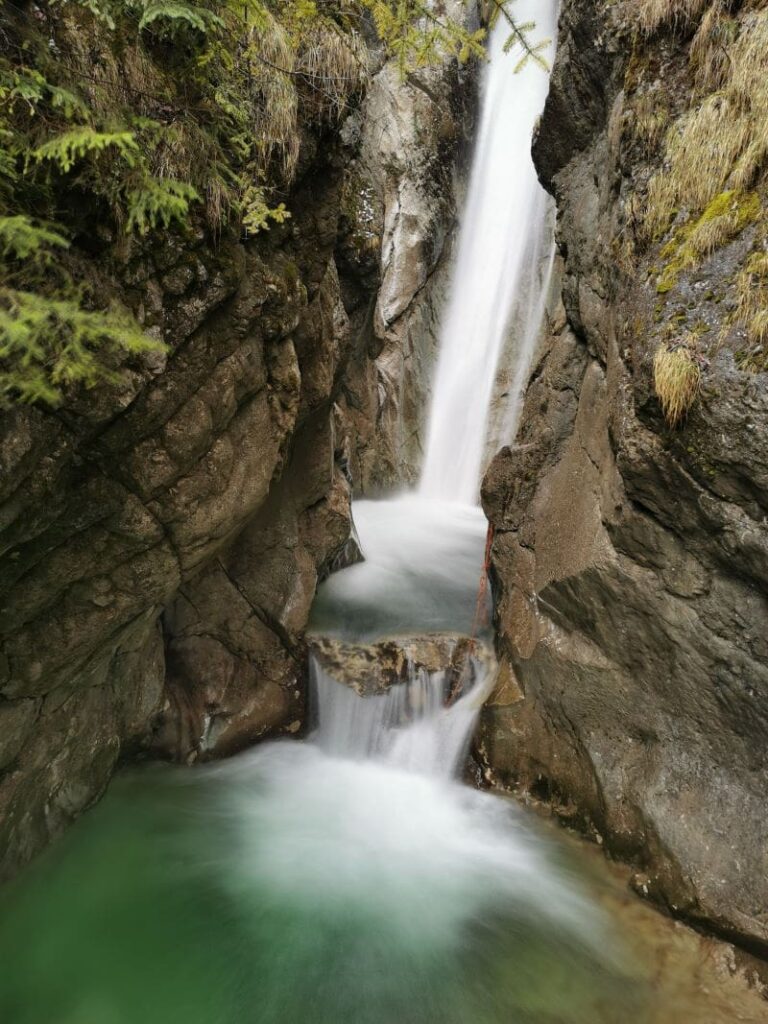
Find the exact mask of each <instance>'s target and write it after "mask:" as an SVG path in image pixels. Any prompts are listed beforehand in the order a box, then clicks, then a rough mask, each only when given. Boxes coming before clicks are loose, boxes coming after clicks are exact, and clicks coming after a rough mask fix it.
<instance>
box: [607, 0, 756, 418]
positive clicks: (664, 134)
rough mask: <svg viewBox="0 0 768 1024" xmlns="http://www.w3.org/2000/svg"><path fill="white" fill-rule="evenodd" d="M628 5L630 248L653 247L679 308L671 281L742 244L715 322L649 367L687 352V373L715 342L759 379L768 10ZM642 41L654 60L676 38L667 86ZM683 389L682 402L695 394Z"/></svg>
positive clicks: (716, 4)
mask: <svg viewBox="0 0 768 1024" xmlns="http://www.w3.org/2000/svg"><path fill="white" fill-rule="evenodd" d="M626 7H627V8H628V9H629V10H630V11H631V13H632V15H633V17H634V20H635V24H636V25H637V26H639V28H640V32H641V38H643V39H644V40H645V41H644V42H643V43H642V44H639V45H638V46H637V47H636V52H635V56H633V58H632V60H631V61H630V65H629V70H628V74H627V79H626V83H625V88H626V91H627V94H628V96H629V100H630V110H631V111H632V113H633V121H632V125H631V130H632V132H633V134H634V137H635V139H636V140H637V141H638V142H639V143H640V144H641V145H642V146H643V147H644V148H645V151H646V156H647V158H648V163H649V165H650V166H649V175H648V178H647V188H644V189H643V193H642V194H638V195H636V196H635V199H634V202H633V208H632V213H631V221H632V223H633V225H634V244H635V246H637V247H638V248H639V249H640V250H644V249H648V248H656V247H658V256H657V258H656V259H655V261H654V267H653V270H654V272H655V275H656V276H655V287H656V291H657V293H658V295H659V296H660V297H661V303H662V304H663V303H666V302H667V300H668V299H673V300H675V302H674V304H676V305H678V306H679V301H678V300H679V298H680V295H681V293H680V290H679V287H680V284H681V282H684V280H687V279H689V278H690V276H691V275H692V274H695V273H696V272H697V270H698V268H700V267H702V266H703V265H704V264H705V263H706V261H707V260H709V259H710V258H711V257H712V256H713V255H715V254H717V253H718V252H720V251H721V250H723V249H724V248H725V247H726V246H728V245H729V244H730V243H732V242H735V241H736V240H737V239H738V240H739V246H740V250H739V255H738V257H737V263H738V267H737V271H736V273H735V274H733V273H730V274H729V276H728V280H727V283H726V289H725V291H724V293H723V294H721V295H719V297H718V299H717V301H718V303H720V302H722V303H723V305H722V314H721V315H718V316H717V317H716V318H715V319H717V320H718V321H719V323H718V324H714V323H712V324H709V325H708V329H707V331H704V332H699V334H700V337H698V338H696V339H695V341H694V342H693V344H692V343H691V337H692V336H693V335H692V334H691V332H690V331H689V332H688V334H687V335H686V336H685V338H683V336H682V334H681V335H680V337H678V338H677V339H675V340H674V341H673V346H674V347H673V348H672V349H671V350H670V349H669V347H668V345H667V344H666V342H664V343H662V345H661V347H660V348H659V349H658V352H657V357H656V361H655V364H654V366H655V369H656V371H658V368H659V366H667V364H668V363H669V360H670V358H671V359H672V360H673V361H676V365H678V366H681V365H682V362H683V361H684V360H685V358H686V354H687V355H690V354H691V353H694V354H696V356H697V358H698V360H699V365H698V366H691V368H690V373H691V374H697V373H698V372H699V369H700V365H701V363H702V360H703V359H704V358H705V357H707V356H712V355H713V354H714V353H715V352H716V351H717V350H718V349H719V348H720V347H721V346H722V345H724V344H725V345H727V346H728V347H730V348H731V349H732V351H733V352H734V355H735V359H736V362H737V365H739V366H740V367H741V368H742V369H744V370H748V371H752V372H762V371H764V370H766V368H768V308H767V306H766V296H767V295H768V274H767V273H766V271H767V270H768V264H766V259H765V254H766V248H767V247H768V217H767V216H766V193H767V191H768V131H767V130H766V126H767V125H768V77H767V76H766V74H765V54H766V51H768V9H766V7H765V4H764V3H759V2H754V0H752V2H750V0H747V2H744V3H733V2H729V0H630V2H629V3H628V4H627V5H626ZM648 37H653V43H652V44H651V50H650V52H651V53H656V54H658V56H659V58H660V59H663V54H664V53H665V45H666V44H665V38H666V39H673V40H681V41H684V45H685V47H686V49H687V54H688V66H687V67H685V66H683V67H681V68H680V69H679V75H678V77H679V87H678V88H677V89H675V90H672V91H669V90H666V91H664V92H662V91H661V90H659V89H658V88H657V84H658V78H657V77H656V76H657V75H658V74H659V72H658V69H656V70H655V71H654V70H652V67H651V65H653V64H654V60H651V62H650V64H649V63H648V53H649V42H648ZM640 53H644V54H645V55H646V56H645V58H641V57H640V56H639V54H640ZM683 287H685V285H684V284H683ZM687 303H688V305H689V306H690V301H688V300H687ZM672 315H673V319H674V317H676V316H678V313H677V312H673V313H672ZM684 326H687V327H691V326H693V327H695V326H696V325H695V324H693V325H692V324H691V323H688V324H686V325H683V324H682V323H681V324H680V327H681V329H682V328H683V327H684ZM694 333H696V332H695V331H694ZM705 335H706V336H707V341H706V342H705V341H704V336H705ZM654 380H655V388H656V392H657V395H658V396H659V399H660V401H661V403H662V406H664V408H665V410H666V413H667V417H668V419H669V421H670V423H671V424H673V425H674V424H675V423H678V422H680V420H681V418H682V414H681V412H680V411H679V410H677V406H675V405H674V404H673V406H670V405H669V404H668V403H666V402H665V398H664V388H665V386H668V383H669V381H668V380H664V379H661V378H660V376H659V373H658V372H654ZM684 391H685V395H686V396H687V398H686V402H687V403H688V404H690V403H692V402H693V400H694V398H695V396H696V394H697V393H698V387H690V388H685V389H684ZM672 408H674V409H675V411H674V412H670V409H672Z"/></svg>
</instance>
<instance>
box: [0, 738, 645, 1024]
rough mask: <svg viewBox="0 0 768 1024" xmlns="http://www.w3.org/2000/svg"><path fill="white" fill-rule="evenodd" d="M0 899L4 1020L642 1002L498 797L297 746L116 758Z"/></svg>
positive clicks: (336, 1020)
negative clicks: (194, 756) (194, 758)
mask: <svg viewBox="0 0 768 1024" xmlns="http://www.w3.org/2000/svg"><path fill="white" fill-rule="evenodd" d="M435 803H437V804H440V805H441V806H440V807H438V809H437V810H436V809H435ZM511 811H512V809H511V808H509V812H510V813H511ZM398 828H399V829H400V833H401V834H400V835H399V836H398V835H397V834H396V832H397V829H398ZM350 844H352V846H353V847H354V849H350ZM488 844H490V845H491V846H493V849H492V850H491V852H490V853H489V852H488V850H487V849H486V850H485V852H484V851H483V846H484V845H485V846H487V845H488ZM502 871H507V872H509V873H510V874H509V877H508V878H507V880H506V881H504V880H503V879H501V878H500V877H494V873H495V872H497V873H499V875H500V873H501V872H502ZM515 871H518V872H519V874H520V877H519V879H518V882H519V884H518V882H515V880H514V874H515ZM537 872H538V873H539V876H540V877H539V878H538V881H537ZM510 881H511V882H512V884H509V883H510ZM526 890H529V891H526ZM574 892H575V893H576V894H575V895H574ZM3 895H4V899H3V906H2V914H1V916H0V964H2V974H1V975H0V1020H2V1021H3V1022H4V1024H169V1022H176V1021H179V1022H184V1024H246V1022H251V1021H253V1022H264V1024H278V1022H280V1024H289V1022H290V1024H293V1022H302V1021H306V1022H313V1024H342V1022H350V1024H406V1022H413V1024H432V1022H434V1024H438V1022H440V1024H443V1022H446V1024H452V1022H456V1024H459V1022H462V1024H467V1022H471V1024H495V1022H499V1024H500V1022H502V1021H504V1022H509V1021H515V1022H531V1024H533V1022H536V1024H545V1022H546V1024H554V1022H561V1024H581V1022H583V1024H586V1022H598V1021H606V1022H608V1021H610V1022H613V1021H616V1022H619V1021H622V1022H623V1021H625V1020H627V1019H631V1020H634V1021H643V1020H645V1019H646V1016H647V1012H648V1006H649V993H648V991H647V989H646V987H645V986H644V985H643V984H642V983H641V982H640V981H639V980H638V979H637V978H633V977H632V976H631V971H630V972H629V973H627V971H626V969H625V966H626V965H624V966H622V964H621V957H620V956H619V957H617V956H616V951H617V948H616V946H615V945H614V942H615V941H616V939H615V937H612V938H610V937H609V936H611V925H610V922H607V921H605V920H604V919H603V918H602V917H601V915H600V914H599V913H596V912H595V910H594V907H593V905H592V904H591V903H590V901H589V898H588V897H587V895H586V894H585V893H583V892H582V891H581V887H580V883H579V881H578V879H577V878H576V877H575V876H574V875H573V874H572V868H569V867H568V865H567V863H566V862H564V861H563V858H562V853H561V852H558V850H557V849H556V848H555V847H553V846H552V844H551V842H550V841H549V840H544V839H543V838H542V837H540V836H538V835H537V834H536V832H535V830H531V829H530V827H529V825H528V824H526V823H525V822H524V821H523V820H522V819H521V818H520V817H519V812H515V813H513V814H511V816H508V810H507V808H506V806H505V804H504V802H503V801H501V800H498V799H496V798H494V797H491V796H488V795H485V794H477V793H474V792H471V791H469V790H467V789H465V788H464V787H461V786H460V785H459V784H458V783H454V782H452V781H449V780H433V779H427V778H417V777H414V776H412V775H410V774H408V773H404V772H401V771H399V770H397V769H396V768H392V767H391V766H388V765H374V766H371V765H367V766H366V765H362V766H361V764H360V763H356V762H353V761H345V760H344V759H339V758H333V757H329V756H328V755H327V754H325V753H323V752H321V751H318V750H314V749H311V748H307V747H303V748H302V746H301V745H299V744H277V745H272V746H270V747H265V748H262V749H261V750H260V752H259V753H258V755H257V756H254V755H245V756H244V757H243V758H241V759H239V761H237V762H233V763H232V765H231V766H227V768H226V769H224V770H223V771H222V770H218V771H216V770H214V771H210V770H200V771H193V772H186V773H183V772H181V771H180V770H175V769H170V768H159V767H154V768H151V769H148V770H144V771H135V772H132V773H127V774H125V775H124V776H122V777H120V778H118V779H117V780H115V782H114V783H113V785H112V787H111V790H110V792H109V794H108V796H107V797H106V798H105V799H104V800H103V801H102V803H101V804H100V805H99V806H98V807H96V808H95V809H94V810H93V811H91V812H90V813H89V814H87V815H86V816H85V817H84V818H83V819H82V820H81V822H80V823H79V824H78V825H77V826H76V827H75V828H73V829H72V831H71V832H70V833H69V834H68V835H67V836H66V837H65V838H64V839H63V840H61V841H60V842H59V843H58V844H56V845H55V846H54V847H53V848H52V849H50V850H49V851H48V852H47V853H46V854H45V855H44V856H43V857H42V858H41V859H40V860H39V861H38V862H37V863H36V864H35V865H34V866H33V867H32V869H30V870H29V871H27V872H26V873H24V874H23V875H22V877H21V878H19V879H18V880H17V882H16V883H15V884H13V885H12V886H10V887H8V888H6V889H5V890H4V893H3ZM547 899H552V900H554V901H555V902H557V901H561V906H559V907H558V906H554V907H552V908H550V911H551V912H547V911H546V908H545V906H544V901H546V900H547ZM604 943H607V944H608V946H607V948H603V944H604ZM627 1014H629V1015H630V1016H629V1017H627Z"/></svg>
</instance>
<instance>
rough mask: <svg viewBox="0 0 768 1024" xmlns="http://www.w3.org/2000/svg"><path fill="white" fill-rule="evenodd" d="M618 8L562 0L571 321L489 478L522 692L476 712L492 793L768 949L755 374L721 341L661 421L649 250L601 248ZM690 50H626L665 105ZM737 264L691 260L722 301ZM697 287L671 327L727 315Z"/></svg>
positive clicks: (623, 62)
mask: <svg viewBox="0 0 768 1024" xmlns="http://www.w3.org/2000/svg"><path fill="white" fill-rule="evenodd" d="M621 17H622V11H621V10H619V9H618V8H617V7H616V5H593V4H586V3H583V2H581V0H569V2H567V3H566V4H565V5H564V7H563V18H562V25H561V31H562V39H561V43H560V48H559V50H558V57H557V63H556V67H555V73H554V76H553V84H552V94H551V96H550V99H549V101H548V103H547V107H546V110H545V112H544V116H543V118H542V123H541V126H540V130H539V133H538V136H537V140H536V144H535V147H534V152H535V156H536V160H537V162H538V166H539V171H540V174H541V176H542V179H543V181H544V182H545V183H546V184H547V186H548V187H549V188H550V189H551V190H552V191H553V192H554V194H555V195H556V196H557V199H558V204H559V224H558V239H559V245H560V251H561V255H562V257H563V267H562V292H563V301H564V306H565V311H566V318H567V322H566V324H565V325H562V326H561V327H559V328H558V329H557V330H556V331H553V332H552V334H551V335H550V336H549V337H548V338H547V339H545V340H544V341H543V343H542V345H541V346H540V350H539V353H538V355H537V358H536V360H535V366H534V371H533V373H532V376H531V380H530V383H529V385H528V390H527V393H526V398H525V407H524V412H523V419H522V424H521V428H520V431H519V433H518V436H517V439H516V442H515V444H514V445H512V446H510V447H508V448H506V449H503V450H502V451H501V452H500V453H499V454H498V455H497V456H496V458H495V460H494V462H493V464H492V466H491V468H490V470H489V472H488V475H487V477H486V480H485V482H484V488H483V501H484V506H485V509H486V512H487V514H488V516H489V519H490V520H491V522H492V524H493V525H494V527H495V530H496V533H495V541H494V545H493V552H492V556H493V569H492V578H493V593H494V600H495V616H496V625H497V631H498V632H497V636H498V653H499V657H500V661H501V664H502V666H506V667H507V668H506V670H507V671H509V672H511V673H513V674H514V678H515V680H516V684H517V686H518V687H519V693H518V692H516V691H515V689H514V688H513V689H512V692H511V695H510V696H509V699H506V698H505V700H504V701H503V702H499V703H497V704H496V705H493V706H489V708H488V709H487V711H486V713H485V716H484V720H483V724H482V729H481V740H480V746H481V750H482V752H483V757H484V760H485V765H486V770H487V772H488V774H489V776H490V777H491V778H492V779H493V780H494V781H495V782H497V783H498V784H500V785H503V786H509V787H512V788H516V789H518V790H520V791H522V792H527V793H530V794H532V795H533V796H534V797H536V798H538V799H543V800H546V801H547V802H549V803H551V804H552V805H553V806H554V807H555V809H556V810H557V811H558V813H559V814H561V815H562V816H563V817H565V818H567V819H568V820H570V821H573V822H574V823H576V824H578V825H580V826H581V827H582V828H584V829H585V830H586V831H587V832H589V833H590V834H599V835H600V836H601V837H603V838H604V841H605V845H606V846H607V847H608V848H609V849H611V850H612V851H613V852H614V853H615V854H618V855H619V856H621V857H624V858H626V859H629V860H631V861H633V862H634V863H635V864H636V865H638V867H639V869H640V870H641V871H642V873H643V876H644V878H645V879H646V882H645V890H644V891H646V892H647V894H648V895H650V896H653V897H654V898H655V899H657V900H659V901H661V902H663V903H664V904H665V905H666V906H667V907H668V908H670V909H671V910H672V911H673V912H675V913H679V914H684V915H686V916H688V917H690V918H693V919H696V920H698V921H704V922H706V924H707V925H708V926H709V927H713V928H716V929H718V930H720V931H721V932H722V933H725V934H727V935H729V936H732V937H735V938H737V939H738V940H739V941H740V942H742V943H744V944H745V945H748V946H750V947H751V948H755V949H762V950H765V949H768V922H767V921H766V917H765V907H766V905H768V888H767V887H766V879H768V871H767V870H766V868H768V862H766V850H768V830H767V829H766V821H765V815H764V813H763V811H762V808H763V807H764V806H765V802H766V798H768V764H767V763H766V746H765V737H766V735H767V734H768V649H767V648H766V645H765V641H764V636H765V623H766V621H768V603H767V601H766V584H767V583H768V564H767V562H766V554H767V552H768V530H767V529H766V500H765V487H764V485H765V451H766V445H768V407H766V404H765V397H766V393H765V386H764V377H760V376H755V375H751V374H746V373H743V372H741V371H740V370H738V369H737V368H736V366H735V364H734V359H733V355H732V354H731V352H729V351H727V349H726V350H724V351H722V352H721V353H720V354H719V355H718V356H717V357H716V358H715V359H713V360H712V363H711V366H710V368H709V369H708V371H707V374H706V378H705V385H704V389H703V393H702V396H701V400H700V401H699V402H698V403H697V405H696V406H695V407H694V409H693V410H692V411H691V414H690V416H689V417H688V419H687V421H686V422H685V423H684V424H682V425H681V426H680V427H679V428H678V429H677V430H675V431H670V430H669V429H668V427H667V426H666V424H665V423H664V421H663V418H662V416H661V414H660V410H659V407H658V403H657V402H656V399H655V397H654V396H653V391H652V385H651V379H650V377H651V371H650V355H651V354H652V352H653V349H654V346H655V345H656V344H658V342H659V340H660V339H661V338H662V337H664V331H665V330H666V328H667V322H666V318H667V316H668V315H671V314H668V312H667V311H666V307H664V309H663V310H659V299H658V296H657V294H656V292H655V288H654V287H653V280H654V278H653V275H652V272H651V264H652V262H653V260H654V259H655V258H656V253H655V250H654V249H653V248H651V250H650V251H648V252H643V251H640V254H639V255H638V254H637V253H636V254H635V256H634V257H633V259H634V263H633V264H632V266H631V267H629V268H627V269H626V270H625V272H623V273H620V272H618V271H617V265H616V258H615V252H616V249H615V247H612V242H613V240H616V239H617V237H618V238H620V237H621V232H622V230H627V221H626V210H627V203H628V201H629V199H630V197H631V196H632V195H633V193H634V192H635V191H637V190H641V189H642V187H643V184H644V182H646V181H647V176H648V174H649V172H650V171H652V169H653V166H654V164H653V160H654V156H653V155H652V154H651V155H649V154H648V153H647V152H643V153H641V152H639V150H638V148H637V147H636V146H635V145H634V144H633V143H632V142H631V140H630V139H629V138H628V136H627V134H626V133H622V129H621V126H622V125H628V124H631V116H632V115H631V110H628V109H627V108H626V107H625V106H624V104H625V103H626V97H625V93H624V91H623V87H624V84H625V78H624V76H625V72H626V70H627V57H628V55H629V53H630V52H631V47H630V45H629V43H628V37H627V31H628V29H627V25H626V24H622V22H621V21H620V20H619V19H620V18H621ZM685 45H687V44H686V41H685V39H684V38H683V37H681V36H675V37H670V38H666V39H663V40H661V41H660V40H659V39H655V40H654V41H653V42H648V43H646V44H643V43H639V44H638V45H637V47H636V48H635V50H634V56H633V58H632V59H633V61H635V64H634V67H635V69H636V68H637V67H638V62H640V63H641V64H642V62H643V61H648V62H651V65H652V66H653V68H654V69H655V73H658V74H659V75H661V76H662V78H663V79H664V80H665V81H666V90H667V92H668V94H669V96H670V99H671V102H673V103H675V102H678V101H679V99H680V96H681V95H683V94H682V93H681V90H688V93H685V95H688V94H689V93H690V88H691V86H690V82H688V81H687V80H681V78H680V76H681V74H683V72H681V68H685V67H686V66H687V64H686V62H687V57H686V56H685V55H684V53H683V47H684V46H685ZM643 47H645V48H646V49H643ZM660 50H661V52H663V53H664V54H665V55H666V57H668V58H669V59H668V60H666V58H665V60H666V62H662V63H661V64H659V63H658V61H659V57H658V54H659V52H660ZM675 55H676V56H675ZM665 76H666V78H665ZM655 159H658V157H656V158H655ZM729 260H730V261H731V262H729ZM732 262H733V261H732V254H731V255H729V254H727V253H726V254H725V255H724V256H723V257H722V258H720V257H718V258H716V259H714V260H713V261H711V262H710V263H707V264H705V265H704V267H703V268H702V270H701V272H700V273H701V274H702V275H704V276H705V277H706V279H707V280H708V281H709V282H710V283H712V284H713V287H715V288H717V289H719V290H720V291H721V292H722V291H723V290H727V288H728V287H729V282H731V281H732V273H733V265H732ZM697 273H698V272H697ZM683 276H684V275H683ZM680 287H681V288H683V287H686V286H685V283H684V282H681V285H680ZM706 294H707V289H706V288H703V289H698V290H696V289H693V290H691V292H690V295H691V296H692V297H691V298H689V300H688V301H689V303H691V306H690V308H688V307H686V312H685V316H686V317H690V318H691V319H692V321H693V320H696V319H697V318H704V317H709V318H710V321H711V322H714V321H713V320H712V318H713V317H714V320H717V323H718V324H719V325H721V324H722V323H723V320H722V318H723V316H724V313H723V309H722V307H721V306H716V304H713V303H711V302H710V303H709V305H707V303H708V300H707V299H706V298H705V296H706ZM705 307H706V308H705ZM679 315H680V316H682V314H679ZM718 318H719V319H718ZM717 330H719V326H718V327H717ZM521 696H522V699H520V698H521Z"/></svg>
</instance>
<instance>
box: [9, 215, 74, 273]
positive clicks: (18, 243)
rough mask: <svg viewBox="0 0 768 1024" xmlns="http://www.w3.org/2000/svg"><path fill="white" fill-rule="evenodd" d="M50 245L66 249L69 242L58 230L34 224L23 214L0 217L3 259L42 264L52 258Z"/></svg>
mask: <svg viewBox="0 0 768 1024" xmlns="http://www.w3.org/2000/svg"><path fill="white" fill-rule="evenodd" d="M51 247H56V248H61V249H66V248H68V247H69V242H68V241H67V239H66V238H65V237H64V236H63V235H62V234H60V233H59V232H58V231H55V230H54V229H53V228H49V227H43V226H41V225H38V224H35V223H33V221H32V220H31V218H29V217H27V216H26V215H24V214H21V213H19V214H16V216H14V217H0V257H2V258H3V260H6V261H7V260H31V261H32V262H34V263H36V264H38V265H41V264H42V265H44V264H47V263H50V261H51V259H52V258H53V257H52V254H51V251H50V250H51Z"/></svg>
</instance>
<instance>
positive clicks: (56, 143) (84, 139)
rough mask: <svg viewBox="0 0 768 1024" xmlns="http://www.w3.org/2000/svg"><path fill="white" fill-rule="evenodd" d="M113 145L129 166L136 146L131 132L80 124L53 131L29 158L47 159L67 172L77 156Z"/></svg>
mask: <svg viewBox="0 0 768 1024" xmlns="http://www.w3.org/2000/svg"><path fill="white" fill-rule="evenodd" d="M112 147H114V149H115V151H116V152H117V154H118V155H119V156H120V157H121V158H122V159H123V160H124V161H125V163H126V164H127V165H128V166H129V167H133V166H134V165H135V163H136V154H137V151H138V148H139V147H138V146H137V145H136V139H135V138H134V135H133V132H100V131H96V130H95V129H93V128H91V127H89V126H88V125H83V126H82V127H79V128H72V129H70V130H69V131H66V132H63V133H62V134H61V135H55V136H54V137H53V138H51V139H49V140H48V141H47V142H44V143H43V144H42V145H41V146H37V148H36V149H33V150H32V152H31V153H30V158H31V159H32V160H37V161H43V160H48V161H50V163H52V164H55V165H56V166H57V167H58V168H59V170H60V171H62V172H63V173H64V174H67V173H68V172H69V171H71V170H72V168H73V167H74V166H75V164H76V163H77V161H78V160H82V159H84V158H85V157H87V156H95V155H96V154H97V153H102V152H103V151H104V150H105V149H109V148H112Z"/></svg>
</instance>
